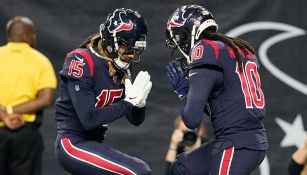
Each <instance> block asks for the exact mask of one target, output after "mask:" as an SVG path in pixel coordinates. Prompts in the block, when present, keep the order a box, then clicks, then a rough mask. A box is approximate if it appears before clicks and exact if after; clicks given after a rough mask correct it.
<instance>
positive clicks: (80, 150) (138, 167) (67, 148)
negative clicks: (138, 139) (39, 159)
mask: <svg viewBox="0 0 307 175" xmlns="http://www.w3.org/2000/svg"><path fill="white" fill-rule="evenodd" d="M55 147H56V148H55V152H56V156H57V159H58V160H59V162H60V164H61V166H62V167H63V168H64V169H65V170H66V171H68V172H70V173H72V174H73V175H116V174H122V175H150V174H151V170H150V169H149V166H148V165H147V164H146V163H145V162H143V161H142V160H140V159H138V158H135V157H131V156H129V155H126V154H124V153H121V152H119V151H117V150H115V149H113V148H111V147H110V146H108V145H106V144H105V143H102V142H96V141H91V140H83V139H81V140H80V139H79V138H78V139H74V138H61V139H60V138H58V139H57V141H56V145H55Z"/></svg>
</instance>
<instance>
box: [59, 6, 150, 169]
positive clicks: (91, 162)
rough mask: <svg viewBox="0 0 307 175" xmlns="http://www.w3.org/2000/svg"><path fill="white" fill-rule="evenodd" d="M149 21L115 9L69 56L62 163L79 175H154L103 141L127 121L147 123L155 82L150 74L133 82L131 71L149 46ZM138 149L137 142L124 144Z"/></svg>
mask: <svg viewBox="0 0 307 175" xmlns="http://www.w3.org/2000/svg"><path fill="white" fill-rule="evenodd" d="M146 36H147V26H146V23H145V20H144V18H143V17H142V16H141V15H140V14H139V13H138V12H136V11H133V10H131V9H125V8H121V9H116V10H115V11H113V12H112V13H111V14H109V16H108V17H107V19H106V21H105V22H104V23H103V24H101V25H100V29H99V32H98V33H96V34H93V35H91V36H89V37H88V39H87V40H86V41H85V42H84V43H82V44H81V45H80V46H79V47H78V48H77V49H75V50H73V51H71V52H70V53H68V54H67V56H66V58H65V61H64V65H63V68H62V70H61V71H60V75H61V96H60V97H59V98H58V99H57V101H56V117H55V120H56V122H57V130H58V137H57V140H56V144H55V152H56V156H57V159H58V160H59V162H60V164H61V165H62V167H63V168H64V169H65V170H66V171H68V172H70V173H72V174H74V175H112V174H114V175H115V174H123V175H135V174H138V175H150V174H151V170H150V168H149V166H148V165H147V164H146V163H145V162H144V161H142V160H140V159H138V158H136V157H133V156H130V155H127V154H125V153H122V152H120V151H118V150H116V149H114V148H112V147H111V146H109V145H108V144H107V143H105V142H104V138H105V133H106V130H107V129H108V124H109V123H111V122H113V121H115V120H117V119H120V118H122V117H126V118H127V120H128V121H129V122H130V123H131V124H133V125H136V126H137V125H140V124H141V123H143V121H144V119H145V110H146V99H147V96H148V94H149V92H150V90H151V86H152V83H151V81H150V75H149V74H148V72H147V71H140V72H139V73H138V75H137V76H136V78H135V80H134V82H133V83H132V82H131V73H130V72H131V69H132V67H133V66H134V65H135V63H136V62H138V61H139V60H140V54H141V53H142V51H143V50H144V49H145V48H146ZM125 144H130V145H131V146H133V143H125Z"/></svg>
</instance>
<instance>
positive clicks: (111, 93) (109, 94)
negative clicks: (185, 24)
mask: <svg viewBox="0 0 307 175" xmlns="http://www.w3.org/2000/svg"><path fill="white" fill-rule="evenodd" d="M122 94H123V89H111V90H106V89H104V90H102V91H101V93H100V94H99V95H98V96H97V97H96V99H97V100H98V101H97V102H96V104H95V107H96V108H100V107H104V106H109V105H110V104H111V103H113V102H114V100H115V99H116V98H120V97H121V96H122Z"/></svg>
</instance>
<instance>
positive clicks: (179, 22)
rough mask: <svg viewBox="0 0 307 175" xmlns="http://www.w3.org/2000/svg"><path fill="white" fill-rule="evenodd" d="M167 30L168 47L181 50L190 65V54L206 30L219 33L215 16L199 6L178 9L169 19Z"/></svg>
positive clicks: (186, 6)
mask: <svg viewBox="0 0 307 175" xmlns="http://www.w3.org/2000/svg"><path fill="white" fill-rule="evenodd" d="M166 27H167V29H166V45H167V46H168V47H169V48H170V49H173V50H176V49H179V51H180V52H181V54H182V55H183V56H184V57H185V58H186V62H187V64H190V62H191V61H190V59H189V52H190V49H191V48H192V47H193V45H194V43H195V42H196V41H198V40H199V37H200V35H201V33H202V32H203V31H204V30H213V31H217V29H218V25H217V24H216V22H215V20H214V17H213V15H212V14H211V12H210V11H209V10H207V9H206V8H204V7H202V6H199V5H185V6H182V7H180V8H178V9H177V10H176V11H175V12H174V13H173V14H172V15H171V16H170V18H169V19H168V21H167V26H166Z"/></svg>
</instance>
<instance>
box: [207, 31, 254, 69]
mask: <svg viewBox="0 0 307 175" xmlns="http://www.w3.org/2000/svg"><path fill="white" fill-rule="evenodd" d="M201 35H202V37H204V38H207V39H210V40H219V41H223V42H224V43H226V44H228V45H229V46H230V47H231V48H232V49H233V51H234V54H235V56H236V60H237V61H238V64H239V70H240V71H242V55H241V54H240V50H242V51H243V52H244V53H246V54H248V53H249V52H250V53H252V54H255V50H254V48H253V46H251V45H250V44H249V43H248V42H247V41H244V40H242V39H240V38H233V37H229V36H226V35H224V34H221V33H218V32H215V31H213V30H205V31H203V32H202V34H201Z"/></svg>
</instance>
